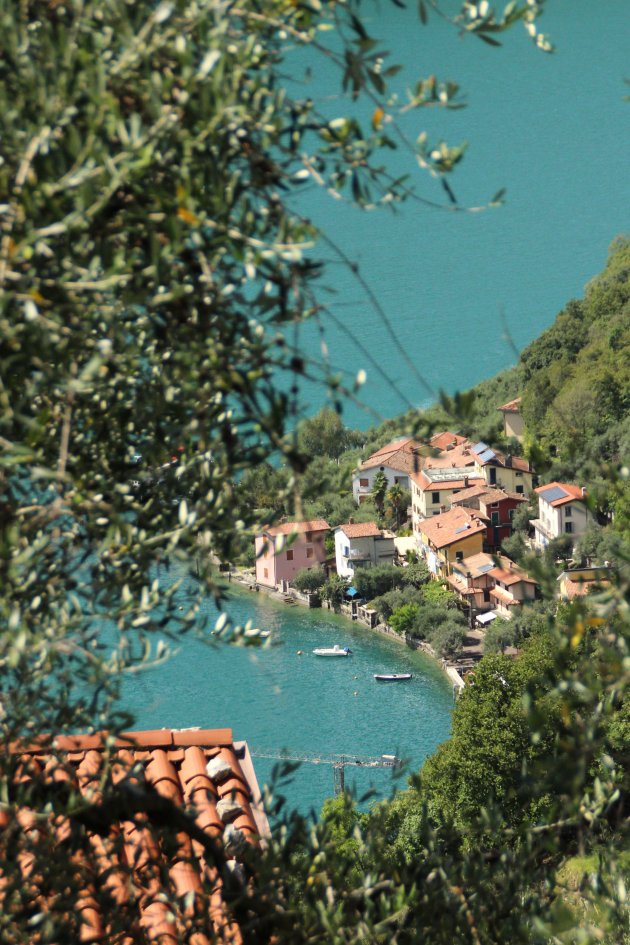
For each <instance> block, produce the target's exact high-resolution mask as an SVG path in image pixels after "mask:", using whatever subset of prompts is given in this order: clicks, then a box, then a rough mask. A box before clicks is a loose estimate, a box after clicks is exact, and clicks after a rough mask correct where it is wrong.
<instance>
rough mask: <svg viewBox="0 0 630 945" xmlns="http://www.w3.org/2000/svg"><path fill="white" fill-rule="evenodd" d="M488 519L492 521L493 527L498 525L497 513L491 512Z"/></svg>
mask: <svg viewBox="0 0 630 945" xmlns="http://www.w3.org/2000/svg"><path fill="white" fill-rule="evenodd" d="M490 517H491V519H492V524H493V525H498V524H499V513H498V512H491V514H490Z"/></svg>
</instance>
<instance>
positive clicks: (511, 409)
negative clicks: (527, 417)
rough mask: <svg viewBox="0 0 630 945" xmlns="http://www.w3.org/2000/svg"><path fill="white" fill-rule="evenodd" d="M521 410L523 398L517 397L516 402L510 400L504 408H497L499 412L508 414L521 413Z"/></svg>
mask: <svg viewBox="0 0 630 945" xmlns="http://www.w3.org/2000/svg"><path fill="white" fill-rule="evenodd" d="M520 409H521V398H520V397H515V398H514V400H509V401H508V402H507V404H503V406H502V407H497V410H505V411H506V412H507V413H520Z"/></svg>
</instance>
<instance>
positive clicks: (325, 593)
mask: <svg viewBox="0 0 630 945" xmlns="http://www.w3.org/2000/svg"><path fill="white" fill-rule="evenodd" d="M347 590H348V582H347V580H346V579H345V578H342V577H341V575H340V574H331V576H330V577H329V578H328V580H327V581H326V583H325V584H324V585H323V586H322V589H321V593H322V598H323V599H324V600H327V601H329V602H330V603H331V604H332V606H333V609H334V610H338V609H339V605H340V604H341V602H342V601H343V599H344V597H345V594H346V591H347Z"/></svg>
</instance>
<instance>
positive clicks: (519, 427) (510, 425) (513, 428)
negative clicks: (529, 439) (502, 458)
mask: <svg viewBox="0 0 630 945" xmlns="http://www.w3.org/2000/svg"><path fill="white" fill-rule="evenodd" d="M503 429H504V431H505V435H506V436H513V437H514V438H515V439H516V440H518V442H519V443H522V442H523V438H524V436H525V423H524V421H523V417H522V416H521V414H520V413H517V412H516V411H511V410H504V411H503Z"/></svg>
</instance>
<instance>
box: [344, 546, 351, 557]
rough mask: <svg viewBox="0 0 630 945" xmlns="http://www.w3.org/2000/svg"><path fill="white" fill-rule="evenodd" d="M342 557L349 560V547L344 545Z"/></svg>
mask: <svg viewBox="0 0 630 945" xmlns="http://www.w3.org/2000/svg"><path fill="white" fill-rule="evenodd" d="M343 556H344V558H349V557H350V546H349V545H346V547H345V548H344V549H343Z"/></svg>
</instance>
